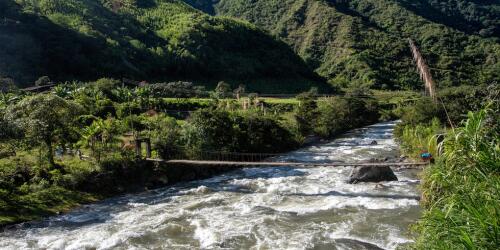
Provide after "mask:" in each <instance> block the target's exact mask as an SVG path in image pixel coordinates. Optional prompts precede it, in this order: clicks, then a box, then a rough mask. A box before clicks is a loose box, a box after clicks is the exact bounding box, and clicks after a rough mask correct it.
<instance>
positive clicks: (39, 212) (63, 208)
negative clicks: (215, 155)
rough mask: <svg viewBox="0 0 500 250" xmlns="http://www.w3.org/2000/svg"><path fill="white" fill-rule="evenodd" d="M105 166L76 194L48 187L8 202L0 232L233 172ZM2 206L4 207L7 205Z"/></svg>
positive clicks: (162, 166) (185, 167) (165, 165)
mask: <svg viewBox="0 0 500 250" xmlns="http://www.w3.org/2000/svg"><path fill="white" fill-rule="evenodd" d="M105 164H106V165H107V168H108V170H107V171H101V172H94V173H91V174H89V175H88V176H87V177H86V180H84V181H82V182H81V183H79V184H78V186H77V187H74V189H76V190H78V191H75V190H71V189H69V188H68V187H63V186H55V185H51V186H49V187H46V188H45V189H44V190H41V191H38V192H31V193H30V194H28V195H26V196H20V197H19V199H18V200H17V201H11V208H10V209H9V208H8V207H7V209H5V207H6V205H5V204H3V205H4V207H3V209H4V211H3V212H2V215H0V228H5V227H7V226H9V225H13V224H17V223H21V222H25V221H31V220H38V219H41V218H43V217H47V216H52V215H57V214H61V213H65V212H68V211H71V210H72V209H75V208H77V207H79V206H80V205H83V204H88V203H93V202H96V201H99V200H103V199H106V198H110V197H114V196H118V195H122V194H127V193H129V194H130V193H138V192H143V191H147V190H151V189H156V188H161V187H165V186H170V185H174V184H177V183H179V182H188V181H193V180H200V179H206V178H209V177H212V176H214V175H217V174H221V173H224V172H227V171H232V170H235V169H236V168H234V167H230V166H210V167H207V166H196V165H192V164H180V163H176V164H169V163H160V162H151V161H145V160H134V161H122V162H118V161H115V162H113V163H105ZM111 165H113V166H111ZM112 168H113V169H112ZM2 202H6V203H8V202H9V201H8V200H4V201H2Z"/></svg>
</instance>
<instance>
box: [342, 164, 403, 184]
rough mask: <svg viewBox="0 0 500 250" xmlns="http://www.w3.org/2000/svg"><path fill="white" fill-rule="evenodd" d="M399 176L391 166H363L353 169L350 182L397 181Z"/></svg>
mask: <svg viewBox="0 0 500 250" xmlns="http://www.w3.org/2000/svg"><path fill="white" fill-rule="evenodd" d="M397 180H398V177H396V175H395V174H394V172H393V171H392V169H391V168H390V167H378V166H362V167H355V168H353V169H352V171H351V174H350V175H349V180H348V181H347V182H348V183H351V184H356V183H358V182H381V181H397Z"/></svg>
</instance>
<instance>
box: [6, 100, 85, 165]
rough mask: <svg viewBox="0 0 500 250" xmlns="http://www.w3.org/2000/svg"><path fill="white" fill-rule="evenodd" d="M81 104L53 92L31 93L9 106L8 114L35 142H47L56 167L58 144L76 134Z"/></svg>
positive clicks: (11, 121) (33, 143)
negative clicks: (55, 155)
mask: <svg viewBox="0 0 500 250" xmlns="http://www.w3.org/2000/svg"><path fill="white" fill-rule="evenodd" d="M80 111H81V107H80V106H79V105H78V104H76V103H74V102H72V101H67V100H64V99H62V98H61V97H58V96H56V95H53V94H40V95H36V96H30V97H27V98H25V99H23V100H22V101H20V102H19V103H17V104H15V105H12V106H11V107H8V108H7V110H6V114H5V118H6V120H7V121H8V122H10V123H12V124H13V125H14V126H16V127H17V128H19V129H20V130H21V131H22V132H23V134H24V136H25V140H27V141H28V142H29V143H30V144H31V145H32V146H34V145H43V146H45V151H46V159H47V161H48V164H49V167H50V168H54V167H55V163H54V156H53V150H54V148H53V147H54V145H56V144H58V143H61V144H62V143H65V142H68V141H69V140H72V139H73V138H74V135H75V134H76V132H75V126H74V125H75V124H74V121H75V120H76V118H77V117H78V115H79V114H80Z"/></svg>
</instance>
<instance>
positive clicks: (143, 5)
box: [0, 0, 322, 91]
mask: <svg viewBox="0 0 500 250" xmlns="http://www.w3.org/2000/svg"><path fill="white" fill-rule="evenodd" d="M0 44H2V46H0V58H1V60H0V76H2V77H11V78H14V80H15V81H16V82H17V83H18V84H19V85H24V86H26V85H29V84H32V83H33V81H34V80H36V79H37V77H39V76H42V75H48V76H50V77H51V78H52V79H56V80H71V79H78V80H92V79H96V78H99V77H116V78H121V77H127V78H132V79H137V80H151V81H155V80H158V81H166V80H178V79H182V80H194V81H199V82H203V83H206V82H212V83H213V82H216V81H219V80H226V81H228V82H231V83H233V84H239V83H245V84H247V85H248V87H249V89H250V90H263V89H264V90H267V89H271V90H273V89H276V88H279V89H284V90H286V91H298V90H300V89H309V88H310V86H312V85H318V84H319V85H321V81H322V80H321V78H319V77H318V76H317V75H316V74H315V73H313V72H312V71H311V70H310V69H309V68H308V67H307V66H306V65H305V63H304V62H303V60H302V59H301V58H300V57H298V56H297V55H295V54H294V52H293V51H292V50H291V49H290V48H289V46H287V45H286V44H285V43H283V42H281V41H278V40H276V39H275V38H273V37H271V36H270V35H268V34H267V33H266V32H264V31H262V30H260V29H259V28H256V27H255V26H253V25H251V24H249V23H247V22H242V21H237V20H234V19H231V18H224V17H212V16H210V15H207V14H204V13H202V12H201V11H198V10H196V9H194V8H192V7H191V6H189V5H187V4H185V3H183V2H181V1H178V0H100V1H98V0H40V1H28V0H16V1H14V0H0ZM254 82H255V83H258V84H259V85H252V83H254ZM318 82H319V83H318ZM267 85H269V86H267Z"/></svg>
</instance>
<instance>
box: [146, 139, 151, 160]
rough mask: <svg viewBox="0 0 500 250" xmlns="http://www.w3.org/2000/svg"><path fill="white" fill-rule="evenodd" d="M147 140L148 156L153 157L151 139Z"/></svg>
mask: <svg viewBox="0 0 500 250" xmlns="http://www.w3.org/2000/svg"><path fill="white" fill-rule="evenodd" d="M144 142H146V158H151V139H149V138H148V139H145V140H144Z"/></svg>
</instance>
